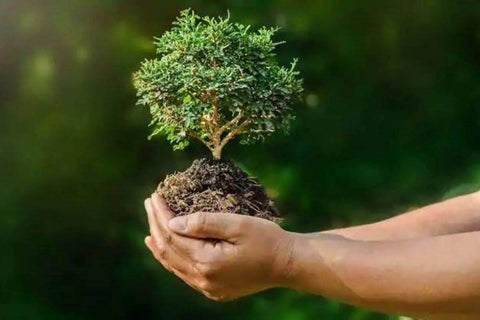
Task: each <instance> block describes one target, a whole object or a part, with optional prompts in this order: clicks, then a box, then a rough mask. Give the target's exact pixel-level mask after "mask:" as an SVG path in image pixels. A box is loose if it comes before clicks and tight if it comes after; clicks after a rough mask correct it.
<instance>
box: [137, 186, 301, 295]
mask: <svg viewBox="0 0 480 320" xmlns="http://www.w3.org/2000/svg"><path fill="white" fill-rule="evenodd" d="M145 209H146V210H147V213H148V221H149V225H150V236H148V237H146V238H145V243H146V245H147V246H148V248H149V249H150V250H151V251H152V253H153V255H154V256H155V258H156V259H157V260H158V261H159V262H160V263H161V264H162V265H163V266H164V267H165V268H166V269H168V270H169V271H171V272H173V273H174V274H175V275H176V276H178V277H179V278H181V279H182V280H183V281H185V282H186V283H187V284H188V285H190V286H191V287H193V288H195V289H196V290H198V291H200V292H202V293H203V294H204V295H205V296H207V297H209V298H210V299H213V300H216V301H227V300H232V299H235V298H238V297H242V296H245V295H248V294H252V293H255V292H258V291H262V290H265V289H268V288H272V287H276V286H286V285H287V282H288V279H289V272H290V270H291V265H292V262H293V259H294V257H293V253H294V246H295V237H294V235H293V234H291V233H289V232H287V231H285V230H283V229H282V228H280V227H279V226H278V225H276V224H275V223H273V222H270V221H267V220H265V219H261V218H256V217H251V216H244V215H238V214H229V213H204V212H199V213H194V214H191V215H188V216H181V217H176V218H174V216H173V214H172V212H171V211H170V210H169V209H168V207H167V205H166V203H165V201H164V200H163V198H162V197H161V196H159V195H158V194H156V193H154V194H152V196H151V198H149V199H147V200H145Z"/></svg>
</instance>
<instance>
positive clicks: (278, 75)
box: [134, 10, 302, 159]
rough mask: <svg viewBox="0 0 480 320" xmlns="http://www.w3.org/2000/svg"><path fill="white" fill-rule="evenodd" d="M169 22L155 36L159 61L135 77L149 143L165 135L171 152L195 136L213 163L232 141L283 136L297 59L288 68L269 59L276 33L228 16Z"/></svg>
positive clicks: (298, 86) (296, 92)
mask: <svg viewBox="0 0 480 320" xmlns="http://www.w3.org/2000/svg"><path fill="white" fill-rule="evenodd" d="M173 24H174V27H173V28H172V29H171V30H170V31H167V32H165V33H164V34H163V35H162V36H161V37H160V38H155V42H154V44H155V46H156V52H157V54H158V55H159V57H158V58H155V59H151V60H145V61H144V62H143V63H142V64H141V68H140V70H139V71H137V72H136V73H135V74H134V85H135V87H136V89H137V91H138V93H137V96H138V97H139V99H138V102H137V103H138V104H140V105H145V106H148V107H149V108H150V113H151V115H152V122H151V124H150V125H151V126H153V132H152V134H151V135H150V137H152V136H154V135H156V134H163V135H166V137H167V139H168V140H169V141H170V142H171V143H172V144H173V146H174V149H176V150H178V149H183V148H185V147H186V146H187V145H188V144H189V141H190V139H191V138H194V139H197V140H199V141H201V142H203V143H204V144H205V145H206V146H207V147H208V148H209V149H210V150H211V152H212V154H213V157H214V158H216V159H219V158H220V157H221V153H222V149H223V147H224V146H225V145H226V144H227V143H228V142H229V141H231V140H232V139H233V138H235V137H237V136H239V137H240V138H241V140H240V143H252V142H254V141H257V140H263V139H264V138H265V137H266V136H268V135H270V134H272V133H273V132H275V131H277V130H284V131H287V130H288V128H289V124H290V121H291V120H292V119H293V118H294V116H293V112H292V106H293V104H294V103H295V102H296V101H297V100H298V99H299V98H300V95H301V92H302V81H301V80H300V79H298V71H296V70H295V66H296V60H294V61H293V62H292V63H291V66H290V68H285V67H282V66H279V65H278V63H277V62H276V60H275V53H274V49H275V48H276V46H277V45H279V44H280V43H281V42H273V41H272V36H273V35H274V34H275V32H276V31H277V30H278V29H276V28H261V29H260V30H258V31H256V32H252V31H250V26H244V25H242V24H238V23H231V22H230V17H229V16H228V17H227V18H221V17H219V18H210V17H199V16H197V15H196V14H195V13H194V12H193V11H191V10H185V11H182V12H181V15H180V17H179V18H177V20H176V21H175V22H174V23H173Z"/></svg>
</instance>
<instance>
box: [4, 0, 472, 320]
mask: <svg viewBox="0 0 480 320" xmlns="http://www.w3.org/2000/svg"><path fill="white" fill-rule="evenodd" d="M188 7H191V8H193V9H195V10H196V11H197V12H198V13H199V14H201V15H206V14H208V15H219V14H222V15H224V14H226V11H227V9H229V10H230V12H231V16H232V19H233V20H236V21H239V22H242V23H245V24H251V25H252V26H253V27H259V26H261V25H269V26H273V25H279V26H281V27H282V31H281V32H280V34H279V37H278V39H283V40H286V41H287V43H286V44H285V45H283V46H281V47H280V48H279V60H280V61H282V62H283V63H286V62H288V61H290V60H291V58H292V57H298V58H299V61H300V63H299V68H300V71H301V73H302V75H303V77H304V79H305V89H306V92H305V99H304V103H302V104H301V105H299V106H298V109H297V110H298V111H297V114H298V118H297V120H296V122H295V124H294V126H293V128H292V132H291V134H290V135H288V136H282V135H279V136H276V137H274V138H272V139H270V140H269V141H267V143H265V144H261V145H255V146H241V145H238V144H233V145H229V146H228V147H227V149H226V151H225V152H226V156H228V157H230V158H233V159H234V160H235V161H236V162H237V163H239V164H240V165H241V166H242V167H244V168H245V169H246V170H247V171H248V172H250V173H251V174H252V175H255V176H257V177H258V178H259V179H260V180H261V181H262V182H263V183H264V185H265V186H266V188H267V189H268V191H269V192H270V193H271V194H272V195H274V196H275V198H276V201H277V203H278V206H279V208H280V209H281V211H282V212H283V214H284V216H285V217H286V223H285V227H286V228H287V229H290V230H296V231H305V232H306V231H316V230H321V229H326V228H331V227H338V226H347V225H351V224H356V223H364V222H369V221H373V220H377V219H380V218H383V217H387V216H391V215H393V214H396V213H399V212H402V211H405V210H408V209H409V208H413V207H418V206H422V205H425V204H428V203H431V202H434V201H438V200H440V199H442V198H444V197H448V196H452V195H455V194H459V193H465V192H469V191H473V190H475V189H478V188H479V186H480V2H478V1H442V0H437V1H433V0H432V1H354V0H351V1H333V0H332V1H320V0H316V1H313V0H310V1H308V0H304V1H294V0H277V1H273V0H262V1H261V0H256V1H253V0H250V1H247V0H221V1H147V0H137V1H121V0H103V1H91V0H90V1H87V0H85V1H64V0H52V1H43V0H42V1H34V0H31V1H18V0H0V128H1V132H0V150H1V153H0V174H1V179H0V208H1V211H0V250H1V251H0V254H1V257H0V319H68V320H73V319H102V320H104V319H279V320H282V319H285V320H286V319H289V320H300V319H351V320H365V319H398V317H397V316H393V315H391V316H387V315H381V314H376V313H373V312H370V311H368V310H363V309H356V308H352V307H349V306H346V305H343V304H340V303H337V302H334V301H328V300H325V299H322V298H320V297H315V296H309V295H306V294H302V293H298V292H293V291H288V290H283V289H278V290H271V291H268V292H265V293H263V294H257V295H255V296H252V297H248V298H244V299H241V300H238V301H235V302H231V303H226V304H218V303H214V302H211V301H208V300H207V299H205V298H203V297H202V296H200V295H199V294H197V293H196V292H194V291H193V290H191V289H189V288H188V287H187V286H186V285H184V284H183V283H182V282H180V281H179V280H178V279H176V278H175V277H174V276H172V275H170V274H169V273H167V272H166V271H164V270H163V269H162V268H161V267H160V266H159V265H158V264H157V263H156V262H155V261H154V259H153V258H152V257H151V255H150V254H149V253H148V252H147V250H146V249H145V247H144V245H143V237H144V236H145V235H146V233H147V224H146V220H145V214H144V210H143V199H144V198H145V197H146V196H148V195H149V194H150V193H151V192H152V191H153V190H154V188H155V187H156V184H157V183H158V182H159V181H160V180H162V179H163V177H164V176H165V174H167V173H171V172H172V171H175V170H183V169H185V168H186V167H187V166H188V165H189V164H190V162H191V161H192V160H193V159H195V158H197V157H202V156H205V155H207V151H206V149H205V148H204V147H202V146H200V145H198V144H195V145H193V146H191V147H189V148H188V149H187V150H186V151H184V152H173V151H172V149H171V147H170V146H169V145H168V144H167V142H166V141H164V139H162V138H156V139H153V140H152V141H148V140H147V139H146V137H147V135H148V133H149V129H148V128H147V124H148V122H149V115H148V111H147V110H146V109H144V108H141V107H136V106H135V92H134V90H133V87H132V84H131V74H132V72H133V71H135V70H136V69H137V68H138V67H139V63H140V61H141V60H142V59H144V58H146V57H152V56H153V53H154V51H153V46H152V37H153V36H155V35H160V34H161V33H162V32H163V31H165V30H167V29H168V28H169V27H170V25H171V22H172V20H173V19H174V18H175V17H176V16H177V15H178V12H179V11H180V10H181V9H185V8H188Z"/></svg>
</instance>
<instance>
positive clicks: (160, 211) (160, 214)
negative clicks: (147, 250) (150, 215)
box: [151, 192, 174, 231]
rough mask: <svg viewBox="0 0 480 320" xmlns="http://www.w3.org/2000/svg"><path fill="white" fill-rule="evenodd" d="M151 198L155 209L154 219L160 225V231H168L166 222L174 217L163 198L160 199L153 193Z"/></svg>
mask: <svg viewBox="0 0 480 320" xmlns="http://www.w3.org/2000/svg"><path fill="white" fill-rule="evenodd" d="M151 198H152V203H153V208H154V209H155V210H154V213H155V218H156V219H157V221H158V223H159V224H160V225H161V227H162V229H164V230H167V231H168V221H170V219H172V218H173V217H174V215H173V213H172V211H171V210H170V208H168V205H167V203H166V202H165V199H163V197H161V196H160V195H159V194H158V193H156V192H155V193H153V194H152V197H151Z"/></svg>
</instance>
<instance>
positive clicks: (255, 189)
mask: <svg viewBox="0 0 480 320" xmlns="http://www.w3.org/2000/svg"><path fill="white" fill-rule="evenodd" d="M157 191H158V192H159V193H160V194H161V195H162V196H163V197H164V198H165V201H166V202H167V204H168V206H169V207H170V209H171V210H172V211H173V212H174V213H175V214H176V215H185V214H190V213H194V212H198V211H203V212H230V213H238V214H244V215H249V216H256V217H261V218H265V219H268V220H271V221H275V222H280V220H281V219H280V218H279V214H278V212H277V210H276V209H275V207H274V204H273V201H272V200H270V199H269V198H268V197H267V195H266V194H265V191H264V190H263V187H262V185H261V184H260V183H259V182H258V181H257V180H255V179H254V178H251V177H249V176H248V175H247V174H246V173H245V172H244V171H243V170H241V169H240V168H239V167H237V166H236V165H235V164H234V163H233V162H231V161H229V160H223V159H221V160H215V159H205V158H203V159H199V160H195V161H194V162H193V163H192V165H191V166H190V168H188V169H187V170H185V171H183V172H178V173H175V174H172V175H169V176H167V177H166V178H165V180H164V181H163V182H162V183H160V185H159V186H158V190H157Z"/></svg>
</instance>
